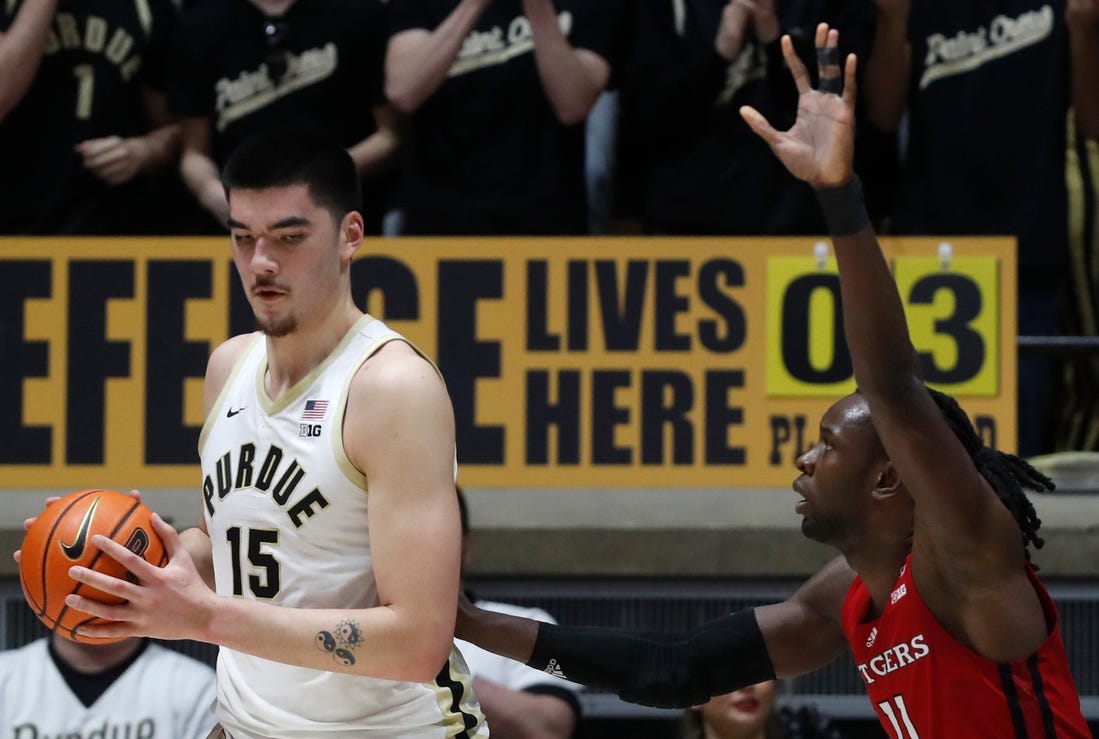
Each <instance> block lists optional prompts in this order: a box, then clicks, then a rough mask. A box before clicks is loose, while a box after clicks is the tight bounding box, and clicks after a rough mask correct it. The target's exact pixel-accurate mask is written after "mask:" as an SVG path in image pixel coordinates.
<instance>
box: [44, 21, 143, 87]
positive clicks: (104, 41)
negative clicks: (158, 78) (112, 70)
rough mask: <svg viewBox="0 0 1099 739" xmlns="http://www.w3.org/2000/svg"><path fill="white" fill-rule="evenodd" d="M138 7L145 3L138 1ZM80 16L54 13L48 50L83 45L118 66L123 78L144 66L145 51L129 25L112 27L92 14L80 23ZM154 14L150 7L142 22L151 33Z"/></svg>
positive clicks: (85, 48) (128, 78)
mask: <svg viewBox="0 0 1099 739" xmlns="http://www.w3.org/2000/svg"><path fill="white" fill-rule="evenodd" d="M138 7H139V8H140V7H142V4H141V3H138ZM80 20H81V19H80V18H77V16H75V15H73V14H72V13H58V14H57V15H56V16H55V17H54V28H51V29H50V32H49V34H48V35H47V36H46V45H45V47H44V48H43V53H45V54H56V53H57V52H58V51H60V50H62V49H83V50H84V51H86V52H88V53H89V54H100V55H102V56H103V58H104V59H106V60H107V61H109V62H110V63H111V64H113V65H115V66H116V67H118V71H119V73H120V74H121V75H122V79H124V80H126V81H127V82H129V80H130V78H131V77H133V76H134V74H135V73H136V72H137V71H138V70H140V69H141V54H140V53H138V50H137V45H136V44H135V43H134V37H133V36H131V35H130V34H129V32H127V31H126V29H125V28H115V29H113V30H112V29H111V27H110V25H108V23H107V21H106V20H105V19H103V18H100V17H99V16H95V15H91V16H88V17H87V18H85V19H83V20H84V27H83V28H81V26H80ZM151 22H152V21H151V17H150V16H149V15H148V9H147V8H146V13H145V17H143V18H142V23H143V24H144V26H145V31H146V33H148V30H149V24H150V23H151Z"/></svg>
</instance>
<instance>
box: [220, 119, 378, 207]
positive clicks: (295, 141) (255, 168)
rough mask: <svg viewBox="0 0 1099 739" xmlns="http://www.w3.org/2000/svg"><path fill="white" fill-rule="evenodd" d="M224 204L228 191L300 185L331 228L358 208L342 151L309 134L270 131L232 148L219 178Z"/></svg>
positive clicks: (350, 167)
mask: <svg viewBox="0 0 1099 739" xmlns="http://www.w3.org/2000/svg"><path fill="white" fill-rule="evenodd" d="M221 183H222V186H223V187H224V188H225V196H226V197H227V198H228V197H229V194H230V192H231V191H233V190H265V189H267V188H271V187H288V186H291V185H305V186H306V187H308V188H309V196H310V197H311V198H313V201H314V202H315V203H316V204H317V205H319V206H321V207H322V208H325V209H327V210H328V211H329V212H330V213H331V214H332V217H333V218H334V219H335V221H336V222H337V223H339V222H340V221H341V220H343V217H344V216H345V215H347V214H348V213H350V212H351V211H353V210H359V209H360V207H361V200H362V193H361V185H360V182H359V175H358V172H356V171H355V162H354V161H353V160H352V159H351V155H350V154H348V153H347V150H346V149H344V148H343V147H342V146H339V145H338V144H336V143H335V142H333V141H331V140H330V139H328V138H326V137H324V136H322V135H320V134H318V133H316V132H314V131H310V130H309V129H303V128H288V127H281V126H279V127H273V128H269V129H267V130H265V131H263V132H262V133H260V134H258V135H257V136H254V137H252V138H250V139H248V140H247V141H245V142H244V143H243V144H241V145H240V146H238V147H237V148H236V149H235V150H234V151H233V153H232V154H231V155H230V156H229V160H228V161H227V162H226V163H225V167H224V169H223V170H222V173H221Z"/></svg>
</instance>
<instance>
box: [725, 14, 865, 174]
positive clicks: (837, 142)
mask: <svg viewBox="0 0 1099 739" xmlns="http://www.w3.org/2000/svg"><path fill="white" fill-rule="evenodd" d="M838 43H839V31H836V30H835V29H830V28H829V27H828V25H827V24H825V23H821V24H820V25H819V26H817V36H816V46H817V61H818V64H819V66H820V89H819V90H814V89H813V88H812V87H811V86H810V84H809V73H808V71H806V69H805V65H804V64H802V63H801V60H800V59H798V56H797V53H796V52H795V51H794V44H793V42H792V41H791V40H790V37H789V36H783V37H782V54H783V56H784V57H785V59H786V63H787V65H789V67H790V73H791V74H792V75H793V77H794V83H795V84H796V85H797V89H798V117H797V120H796V121H795V122H794V125H793V127H792V128H791V129H790V130H789V131H776V130H775V129H774V128H773V127H772V126H771V124H769V123H768V122H767V120H766V119H765V118H764V117H763V116H762V115H761V114H760V113H759V111H757V110H756V109H754V108H751V107H748V106H745V107H743V108H741V109H740V114H741V116H743V118H744V120H745V121H747V123H748V125H749V126H751V127H752V130H753V131H755V132H756V133H757V134H759V135H760V136H761V137H762V138H763V140H764V141H766V142H767V143H768V144H770V146H771V150H772V151H774V152H775V155H776V156H777V157H778V158H779V159H780V160H781V161H782V163H783V164H784V165H785V166H786V168H787V169H788V170H790V173H791V174H792V175H794V176H795V177H797V178H798V179H801V180H804V181H805V182H807V183H809V184H810V185H812V186H813V187H815V188H827V187H836V186H839V185H843V184H845V183H846V182H847V181H848V180H850V179H851V177H852V175H853V171H854V170H853V164H852V159H853V155H854V139H855V123H854V121H855V56H854V54H852V55H850V56H848V57H847V60H846V63H845V65H844V66H843V68H842V70H841V66H840V59H839V46H838ZM841 71H842V74H843V76H842V77H841ZM841 91H842V94H841Z"/></svg>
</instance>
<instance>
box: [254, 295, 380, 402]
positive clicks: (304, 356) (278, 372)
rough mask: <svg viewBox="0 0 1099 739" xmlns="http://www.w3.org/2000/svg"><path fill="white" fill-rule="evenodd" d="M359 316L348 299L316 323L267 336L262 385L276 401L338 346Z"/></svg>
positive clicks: (360, 316)
mask: <svg viewBox="0 0 1099 739" xmlns="http://www.w3.org/2000/svg"><path fill="white" fill-rule="evenodd" d="M362 316H363V313H362V311H360V310H359V309H358V308H357V307H355V305H354V303H353V302H351V301H350V299H349V300H348V301H347V302H346V303H345V304H343V305H342V306H340V307H339V308H338V309H337V310H335V311H332V312H331V313H329V314H328V316H327V317H326V318H325V319H324V320H322V321H320V322H317V323H308V324H307V323H303V324H301V325H299V326H298V328H296V329H295V330H294V331H292V332H291V333H289V334H287V335H286V336H268V337H267V376H266V378H265V382H264V386H265V388H266V390H267V396H268V397H269V398H271V400H278V399H279V398H280V397H281V396H282V395H283V393H285V392H286V391H288V390H289V389H290V388H292V387H294V385H295V384H297V382H298V381H299V380H301V379H302V378H303V377H305V376H306V375H308V374H309V373H310V372H312V371H313V370H314V369H315V368H316V367H317V366H318V365H320V364H321V363H322V362H323V361H324V360H325V359H326V358H327V357H328V355H329V354H331V353H332V351H333V350H334V349H335V348H336V347H337V346H338V345H339V343H340V342H341V341H343V338H344V337H345V336H347V332H348V331H350V330H351V327H352V326H354V325H355V323H356V322H357V321H358V320H359V319H360V318H362Z"/></svg>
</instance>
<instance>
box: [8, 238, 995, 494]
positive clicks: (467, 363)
mask: <svg viewBox="0 0 1099 739" xmlns="http://www.w3.org/2000/svg"><path fill="white" fill-rule="evenodd" d="M883 248H884V250H885V251H886V254H887V257H888V258H889V260H890V263H891V265H892V266H893V269H894V272H895V275H896V277H897V281H898V287H899V289H900V291H901V296H902V300H903V302H904V304H905V308H906V311H907V312H908V315H909V320H910V324H911V332H912V337H913V343H914V344H915V346H916V348H917V350H918V351H919V352H920V355H921V360H922V362H923V365H924V372H925V377H927V378H928V380H929V381H930V382H931V383H932V384H934V385H935V386H936V387H939V388H940V389H943V390H945V391H947V392H950V393H952V394H955V395H957V396H958V398H959V399H960V400H961V402H962V405H963V407H965V408H966V409H967V410H968V411H969V413H970V415H971V417H973V419H974V421H975V423H976V424H977V426H978V428H979V429H980V431H981V432H982V434H983V435H984V436H985V437H986V440H987V441H989V442H990V443H992V444H993V445H995V446H997V447H999V448H1003V449H1009V450H1010V449H1012V448H1013V447H1014V443H1015V441H1014V440H1015V434H1016V418H1015V416H1016V412H1015V361H1016V354H1015V346H1016V341H1015V338H1016V329H1015V257H1014V242H1013V241H1011V240H1009V239H992V238H989V239H982V238H967V239H956V240H953V241H951V242H950V243H949V244H947V245H944V244H941V243H940V240H936V239H916V238H909V239H887V240H885V241H884V242H883ZM827 250H828V247H827V245H826V244H824V243H823V242H819V241H818V240H815V239H810V238H736V239H733V238H705V239H682V238H661V239H646V238H611V239H607V238H603V239H590V240H589V239H398V240H392V239H377V240H370V241H368V242H367V243H366V244H364V247H363V249H362V250H361V251H360V254H359V256H358V258H357V259H356V261H355V263H354V265H353V269H352V284H353V291H354V294H355V298H356V300H357V301H358V303H359V304H360V305H361V306H362V307H363V308H364V309H365V310H367V311H368V312H370V313H372V314H373V315H375V316H377V317H379V318H382V319H384V320H385V321H387V322H388V323H389V324H390V325H391V326H392V327H393V328H395V329H396V330H397V331H400V332H401V333H403V334H404V335H405V336H407V337H408V338H409V339H410V340H411V341H412V342H414V343H415V344H416V345H417V346H419V347H420V348H421V349H423V350H424V351H425V352H426V353H427V354H428V355H429V356H431V357H432V358H434V359H435V361H436V362H437V363H438V364H439V367H440V369H441V370H442V372H443V375H444V376H445V377H446V380H447V383H448V387H449V389H450V393H451V397H452V398H453V400H454V407H455V420H456V423H457V433H458V453H459V462H460V476H459V480H460V482H461V483H462V484H464V485H467V486H478V487H526V486H545V487H566V488H567V487H757V486H785V485H788V484H789V483H790V481H791V479H792V478H793V476H794V473H793V463H794V459H795V458H796V457H797V456H798V454H800V453H801V452H803V451H804V450H805V449H807V448H808V446H809V445H810V444H811V443H812V442H813V440H814V439H815V437H816V428H817V423H818V421H819V418H820V415H821V414H822V413H823V411H824V410H825V409H826V408H827V407H828V405H829V404H830V403H831V402H832V401H833V400H835V399H836V398H838V397H840V396H841V395H843V394H845V393H847V392H850V391H851V390H852V389H853V388H854V380H853V378H852V375H851V364H850V359H849V358H848V356H847V349H846V343H845V342H844V339H843V333H842V323H841V321H842V309H841V306H840V301H839V281H838V275H837V274H836V270H835V262H834V260H833V259H832V258H831V257H830V255H829V254H828V251H827ZM0 274H2V275H3V276H4V278H5V279H4V283H5V285H6V289H5V291H4V292H3V293H2V294H0V304H2V305H0V321H2V327H0V359H2V361H0V393H2V394H3V395H4V397H3V398H2V402H0V487H8V488H11V487H17V488H22V487H50V488H66V487H71V488H77V487H100V486H101V487H118V488H129V487H188V486H192V485H195V486H197V484H198V482H199V481H198V470H197V465H196V464H195V461H196V459H197V452H196V445H197V440H198V433H199V429H200V427H201V426H202V422H203V418H202V378H203V374H204V370H205V361H206V357H207V356H208V355H209V352H210V351H211V350H212V349H213V347H215V346H216V345H217V344H218V343H219V342H221V341H223V340H225V339H226V338H227V337H229V336H230V335H232V334H235V333H239V332H243V331H247V330H250V328H251V313H250V310H249V307H248V304H247V301H246V300H245V298H244V295H243V291H242V290H241V289H240V287H239V283H238V281H237V277H236V275H235V273H234V272H233V269H232V264H231V259H230V255H229V247H228V242H227V240H225V239H216V238H215V239H164V238H158V239H140V238H139V239H6V240H0Z"/></svg>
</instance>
